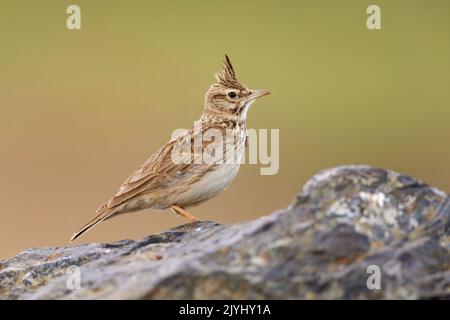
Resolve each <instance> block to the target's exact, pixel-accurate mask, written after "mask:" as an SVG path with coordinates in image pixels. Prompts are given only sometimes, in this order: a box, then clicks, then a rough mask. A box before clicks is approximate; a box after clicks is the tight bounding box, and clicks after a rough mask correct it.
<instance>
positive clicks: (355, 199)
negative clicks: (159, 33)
mask: <svg viewBox="0 0 450 320" xmlns="http://www.w3.org/2000/svg"><path fill="white" fill-rule="evenodd" d="M449 217H450V197H449V196H448V195H447V194H446V193H444V192H442V191H439V190H437V189H435V188H432V187H430V186H427V185H426V184H424V183H422V182H420V181H417V180H415V179H413V178H410V177H407V176H404V175H401V174H398V173H395V172H392V171H388V170H383V169H375V168H371V167H367V166H345V167H339V168H335V169H331V170H326V171H323V172H321V173H319V174H318V175H316V176H315V177H313V178H312V179H311V180H310V181H309V182H308V183H307V184H306V185H305V187H304V189H303V192H302V193H301V194H300V195H299V196H298V197H297V199H296V200H295V202H294V203H293V204H292V205H291V206H290V207H288V208H287V209H284V210H280V211H278V212H275V213H273V214H271V215H269V216H265V217H261V218H259V219H256V220H254V221H249V222H243V223H239V224H235V225H229V226H228V225H222V224H219V223H216V222H210V221H206V222H200V223H194V224H186V225H182V226H179V227H177V228H174V229H171V230H168V231H165V232H163V233H161V234H156V235H151V236H148V237H146V238H144V239H142V240H140V241H132V240H122V241H118V242H114V243H108V244H83V245H75V246H69V247H64V248H33V249H28V250H26V251H24V252H22V253H19V254H18V255H16V256H15V257H12V258H11V259H8V260H3V261H0V299H169V298H175V299H179V298H180V299H181V298H183V299H286V298H287V299H397V298H398V299H418V298H420V299H428V298H442V299H445V298H450V270H449V261H450V254H449V248H450V241H449V240H450V237H449V235H450V234H449V221H450V219H449ZM378 271H379V272H380V274H379V275H380V279H381V280H380V282H379V285H380V287H381V288H380V289H377V284H378V282H377V280H376V279H377V278H376V276H377V275H378ZM78 276H79V277H78ZM77 279H80V280H81V282H79V284H80V286H79V288H78V286H77V283H78V282H77ZM368 283H369V286H370V287H371V289H369V288H368Z"/></svg>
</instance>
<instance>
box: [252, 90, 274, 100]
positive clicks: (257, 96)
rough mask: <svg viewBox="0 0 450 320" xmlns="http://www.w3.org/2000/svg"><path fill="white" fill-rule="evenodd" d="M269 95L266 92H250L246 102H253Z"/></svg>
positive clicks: (268, 92)
mask: <svg viewBox="0 0 450 320" xmlns="http://www.w3.org/2000/svg"><path fill="white" fill-rule="evenodd" d="M268 94H270V91H268V90H250V95H249V96H247V101H253V100H255V99H256V98H259V97H264V96H267V95H268Z"/></svg>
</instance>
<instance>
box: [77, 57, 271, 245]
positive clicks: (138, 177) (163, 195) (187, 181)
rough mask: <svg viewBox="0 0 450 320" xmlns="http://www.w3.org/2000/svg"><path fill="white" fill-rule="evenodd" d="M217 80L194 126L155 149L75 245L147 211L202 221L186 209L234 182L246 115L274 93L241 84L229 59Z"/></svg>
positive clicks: (242, 148)
mask: <svg viewBox="0 0 450 320" xmlns="http://www.w3.org/2000/svg"><path fill="white" fill-rule="evenodd" d="M215 79H216V82H215V83H213V84H212V85H211V86H210V87H209V89H208V90H207V92H206V94H205V99H204V106H203V111H202V113H201V116H200V118H199V119H198V120H197V121H195V122H194V126H193V127H192V128H190V129H188V130H185V131H184V132H183V133H181V134H179V135H177V136H175V137H172V138H171V139H170V140H169V142H167V143H166V144H165V145H163V146H162V147H161V148H159V149H158V150H156V151H155V152H154V153H153V154H152V155H151V156H150V158H148V159H147V160H146V161H145V162H144V163H143V164H142V165H141V166H140V167H138V169H137V170H135V171H134V172H133V173H132V174H131V175H130V176H129V177H128V178H127V179H126V180H125V181H124V182H123V183H122V185H121V186H120V187H119V190H118V191H117V193H116V194H115V195H114V196H113V197H112V198H111V199H110V200H108V201H107V202H105V203H104V204H103V205H102V206H100V207H99V208H98V209H97V211H96V214H97V215H96V216H95V217H94V218H93V219H92V220H90V221H89V222H88V223H86V224H85V225H84V226H83V227H81V228H80V229H78V230H77V231H75V232H74V233H73V235H72V237H71V239H70V240H71V241H74V240H75V239H77V238H79V237H80V236H81V235H83V234H84V233H85V232H87V231H88V230H90V229H92V228H93V227H94V226H96V225H98V224H99V223H101V222H103V221H106V220H109V219H111V218H113V217H116V216H118V215H121V214H124V213H128V212H135V211H140V210H144V209H159V210H164V209H171V210H172V211H174V212H175V213H176V214H177V215H179V216H183V217H184V218H186V219H187V220H189V221H190V222H198V221H200V219H198V218H197V217H195V216H194V215H193V214H191V213H190V212H189V211H187V210H186V208H189V207H194V206H197V205H199V204H200V203H202V202H205V201H207V200H209V199H211V198H212V197H214V196H216V195H218V194H220V193H221V192H222V191H224V190H225V189H226V188H227V187H228V186H229V184H230V183H231V182H232V181H233V180H234V178H235V177H236V175H237V173H238V170H239V167H240V159H241V158H242V155H243V153H244V151H245V148H246V145H247V140H248V137H247V126H246V119H247V112H248V110H249V108H250V106H251V105H252V103H253V102H254V101H255V100H256V99H257V98H260V97H263V96H266V95H268V94H270V91H268V90H253V89H249V88H248V87H247V86H245V85H244V84H243V83H242V82H241V81H239V80H238V78H237V76H236V73H235V71H234V69H233V65H232V64H231V61H230V58H229V57H228V56H227V55H225V59H224V61H223V64H222V66H221V68H220V70H219V72H217V73H216V74H215ZM211 132H212V133H214V134H215V137H214V139H212V138H211V139H205V136H207V135H208V136H213V135H212V134H210V133H211ZM218 134H220V135H222V136H221V137H222V138H221V137H219V136H218ZM219 138H221V139H219ZM196 143H197V146H196ZM227 152H229V153H227ZM228 154H231V156H228ZM174 155H175V156H174ZM205 155H208V156H209V158H208V159H206V160H208V161H205V159H204V158H205ZM224 156H225V160H226V161H224ZM230 159H231V160H230Z"/></svg>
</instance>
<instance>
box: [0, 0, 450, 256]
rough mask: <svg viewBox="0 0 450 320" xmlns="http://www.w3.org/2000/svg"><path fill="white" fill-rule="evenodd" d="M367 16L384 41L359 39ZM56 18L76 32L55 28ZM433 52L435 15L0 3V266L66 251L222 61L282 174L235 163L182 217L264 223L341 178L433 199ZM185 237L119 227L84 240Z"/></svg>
mask: <svg viewBox="0 0 450 320" xmlns="http://www.w3.org/2000/svg"><path fill="white" fill-rule="evenodd" d="M373 3H376V4H378V5H379V6H380V7H381V13H382V15H381V16H382V28H383V29H382V30H375V31H370V30H368V29H367V28H366V18H367V16H368V15H367V14H366V8H367V6H368V5H369V4H373ZM70 4H77V5H79V6H80V7H81V19H82V30H79V31H78V30H68V29H67V28H66V25H65V23H66V18H67V16H68V14H66V8H67V6H68V5H70ZM449 40H450V2H448V1H406V0H404V1H376V2H373V1H361V0H359V1H345V2H344V1H331V0H330V1H315V2H313V1H290V2H287V1H284V2H281V1H280V2H275V1H261V0H259V1H181V0H180V1H164V2H163V1H159V2H151V1H99V0H97V1H92V0H91V1H81V0H77V1H61V0H53V1H49V0H40V1H2V2H1V4H0V41H1V50H0V107H1V117H0V146H1V157H0V177H1V183H0V188H1V190H0V191H1V193H0V194H1V213H0V217H1V223H0V258H6V257H8V256H11V255H13V254H15V253H17V252H18V251H20V250H24V249H26V248H28V247H36V246H57V245H66V244H68V238H69V237H70V235H71V234H72V232H73V231H74V230H75V229H77V228H78V227H79V226H81V225H82V224H84V223H85V222H87V220H89V219H90V218H91V217H92V216H93V215H94V213H95V209H96V208H97V206H99V205H101V204H102V203H103V202H104V201H105V200H107V199H108V198H109V197H110V196H112V195H113V194H114V193H115V192H116V190H117V188H118V186H119V185H120V183H122V181H123V180H124V179H125V178H126V177H127V176H128V174H129V173H131V172H132V171H133V170H134V169H135V168H136V167H137V166H138V165H140V164H141V163H142V162H143V161H144V160H145V159H146V158H147V157H148V156H149V155H150V154H151V153H152V152H153V151H154V150H155V149H156V148H158V147H159V146H160V145H162V144H163V143H165V142H166V141H167V139H168V138H169V136H170V134H171V133H172V130H173V129H175V128H186V127H190V126H191V125H192V124H193V121H194V120H195V119H197V118H198V116H199V115H200V113H201V110H202V106H203V105H202V104H203V96H204V93H205V91H206V89H207V88H208V86H209V85H210V84H211V83H212V82H213V79H214V78H213V74H214V73H215V72H216V71H217V70H218V69H219V66H220V64H221V61H222V59H223V56H224V54H225V53H227V54H229V55H230V57H231V59H232V61H233V63H234V66H235V69H236V71H237V73H238V76H239V77H240V79H241V80H242V81H243V82H244V83H245V84H247V85H248V86H249V87H253V88H261V89H270V90H272V91H273V94H272V95H270V96H268V97H265V98H263V99H261V100H259V101H258V102H257V103H256V104H255V105H254V106H253V107H252V109H251V110H250V112H249V117H248V126H249V127H252V128H279V129H280V170H279V173H278V174H277V175H274V176H261V175H260V174H259V166H255V165H245V166H243V167H242V168H241V171H240V174H239V175H238V177H237V179H236V180H235V181H234V183H233V184H232V186H231V187H230V188H229V189H228V190H227V191H226V192H224V193H223V194H221V195H220V196H218V197H217V198H215V199H212V200H211V201H209V202H207V203H205V204H203V205H201V206H199V207H197V208H194V209H193V210H192V212H193V213H195V214H196V215H197V216H198V217H201V218H203V219H209V220H217V221H220V222H223V223H234V222H239V221H243V220H248V219H253V218H256V217H259V216H261V215H265V214H269V213H271V212H272V211H274V210H276V209H278V208H282V207H285V206H287V205H289V204H290V203H291V202H292V200H293V199H294V197H295V196H296V194H297V192H298V191H299V190H300V188H301V186H302V185H303V184H304V183H305V182H306V181H307V179H308V178H310V177H311V176H312V175H313V174H315V173H317V172H318V171H319V170H322V169H325V168H328V167H333V166H337V165H342V164H369V165H373V166H380V167H386V168H390V169H393V170H397V171H400V172H403V173H407V174H410V175H413V176H416V177H418V178H420V179H422V180H424V181H426V182H428V183H430V184H432V185H434V186H436V187H439V188H441V189H443V190H445V191H449V190H450V161H449V157H450V148H449V137H450V125H449V117H450V105H449V100H450V90H449V88H450V85H449V84H450V41H449ZM183 222H184V220H182V219H181V218H176V217H175V215H174V214H173V213H172V212H171V211H163V212H161V211H144V212H142V213H138V214H128V215H123V216H120V217H118V218H116V219H113V220H110V221H108V222H107V223H104V224H102V225H100V226H99V227H97V228H96V229H94V230H93V232H90V233H88V234H87V235H86V237H84V238H82V242H92V241H96V242H101V241H113V240H119V239H123V238H141V237H144V236H146V235H148V234H151V233H155V232H159V231H162V230H164V229H166V228H170V227H173V226H175V225H177V224H181V223H183Z"/></svg>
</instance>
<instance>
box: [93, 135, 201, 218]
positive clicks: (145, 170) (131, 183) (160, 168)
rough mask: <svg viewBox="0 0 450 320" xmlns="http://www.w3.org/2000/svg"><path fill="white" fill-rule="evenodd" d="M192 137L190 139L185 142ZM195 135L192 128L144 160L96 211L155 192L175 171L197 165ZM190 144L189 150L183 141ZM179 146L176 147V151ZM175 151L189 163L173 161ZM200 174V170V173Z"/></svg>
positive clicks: (162, 187)
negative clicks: (139, 195) (195, 163)
mask: <svg viewBox="0 0 450 320" xmlns="http://www.w3.org/2000/svg"><path fill="white" fill-rule="evenodd" d="M186 139H189V141H186ZM193 140H194V137H193V135H192V129H191V130H190V131H187V132H186V133H185V134H183V135H181V136H178V137H177V138H174V139H172V140H171V141H169V142H168V143H167V144H166V145H164V146H163V147H161V148H160V149H159V150H157V151H156V152H155V153H153V155H152V156H151V157H150V158H149V159H148V160H147V161H145V163H144V164H143V165H141V166H140V167H139V168H138V169H137V170H136V171H134V172H133V173H132V174H131V175H130V176H129V177H128V178H127V179H126V180H125V182H124V183H122V185H121V186H120V188H119V191H118V192H117V193H116V195H115V196H114V197H113V198H111V199H110V200H109V201H107V202H106V203H105V204H104V205H103V206H101V207H100V208H98V209H97V213H100V212H103V211H105V210H108V209H111V208H114V207H116V206H118V205H120V204H122V203H124V202H125V201H127V200H129V199H131V198H133V197H135V196H136V195H138V194H140V193H142V192H145V193H156V192H158V191H161V190H162V189H164V188H166V187H167V182H168V178H171V177H173V174H174V173H183V172H184V171H187V170H190V169H191V168H192V166H193V165H194V164H192V162H193V158H191V157H192V156H193V155H194V156H196V153H195V150H194V148H193ZM185 142H188V143H189V149H188V148H186V147H184V146H185V145H183V143H185ZM175 148H177V149H176V150H174V149H175ZM174 151H176V156H177V157H180V158H178V159H182V158H183V157H186V158H185V159H188V160H189V161H187V162H188V163H185V162H182V161H176V162H174V159H173V158H172V156H173V154H172V153H173V152H174ZM198 167H199V168H197V170H199V171H205V172H204V173H206V172H207V171H209V168H208V166H198ZM199 174H200V175H202V174H201V172H199Z"/></svg>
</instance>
